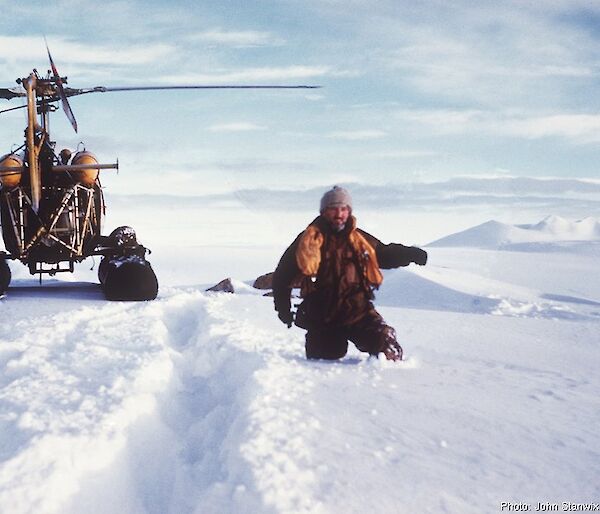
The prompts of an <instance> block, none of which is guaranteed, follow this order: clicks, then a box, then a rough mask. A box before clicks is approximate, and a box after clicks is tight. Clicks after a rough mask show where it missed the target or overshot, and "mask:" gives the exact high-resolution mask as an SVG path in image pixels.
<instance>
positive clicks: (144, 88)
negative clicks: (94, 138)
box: [65, 84, 321, 96]
mask: <svg viewBox="0 0 600 514" xmlns="http://www.w3.org/2000/svg"><path fill="white" fill-rule="evenodd" d="M320 87H321V86H283V85H252V84H241V85H190V86H124V87H105V86H96V87H91V88H84V89H73V88H70V87H67V88H65V95H66V96H77V95H85V94H88V93H108V92H113V91H162V90H173V89H319V88H320Z"/></svg>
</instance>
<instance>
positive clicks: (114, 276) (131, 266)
mask: <svg viewBox="0 0 600 514" xmlns="http://www.w3.org/2000/svg"><path fill="white" fill-rule="evenodd" d="M98 278H99V279H100V285H101V287H102V290H103V291H104V296H105V297H106V299H107V300H114V301H119V300H124V301H145V300H154V299H155V298H156V295H157V294H158V280H157V278H156V274H155V273H154V270H153V269H152V266H151V265H150V263H149V262H148V261H147V260H146V259H144V258H143V257H141V256H139V255H128V256H116V257H109V256H107V257H104V258H103V259H102V262H101V263H100V267H99V268H98Z"/></svg>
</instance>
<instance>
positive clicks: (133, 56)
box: [0, 36, 175, 70]
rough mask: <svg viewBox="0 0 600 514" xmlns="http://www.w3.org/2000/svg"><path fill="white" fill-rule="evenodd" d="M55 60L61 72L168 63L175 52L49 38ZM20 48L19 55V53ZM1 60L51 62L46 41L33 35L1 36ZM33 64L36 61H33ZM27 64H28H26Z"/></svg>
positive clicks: (147, 46) (163, 46)
mask: <svg viewBox="0 0 600 514" xmlns="http://www.w3.org/2000/svg"><path fill="white" fill-rule="evenodd" d="M48 46H49V48H50V51H51V52H52V57H53V59H54V61H55V62H56V64H57V67H58V68H59V70H60V64H61V63H68V64H69V65H73V64H86V65H89V64H96V65H97V64H107V65H140V64H148V63H152V62H155V61H157V60H164V59H166V58H167V57H168V56H169V55H171V54H172V53H173V52H174V51H175V49H174V47H173V46H171V45H167V44H163V43H157V44H143V45H126V46H123V45H121V44H114V45H98V44H87V43H80V42H73V41H71V40H68V39H65V38H55V37H52V38H48ZM15 49H18V52H16V51H15ZM0 59H2V60H5V61H7V62H10V63H12V64H13V65H14V64H16V63H17V62H18V63H27V64H26V66H32V65H33V66H38V67H41V66H44V65H45V63H47V61H48V55H47V53H46V47H45V45H44V40H43V39H42V38H39V37H30V36H0ZM32 61H33V62H32ZM23 65H25V64H23ZM41 69H44V68H41Z"/></svg>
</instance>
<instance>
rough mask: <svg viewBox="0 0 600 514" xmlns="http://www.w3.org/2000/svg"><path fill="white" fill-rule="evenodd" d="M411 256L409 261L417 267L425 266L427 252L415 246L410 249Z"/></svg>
mask: <svg viewBox="0 0 600 514" xmlns="http://www.w3.org/2000/svg"><path fill="white" fill-rule="evenodd" d="M412 251H413V255H412V257H411V261H412V262H414V263H415V264H418V265H419V266H425V264H427V252H426V251H425V250H421V248H417V247H416V246H413V247H412Z"/></svg>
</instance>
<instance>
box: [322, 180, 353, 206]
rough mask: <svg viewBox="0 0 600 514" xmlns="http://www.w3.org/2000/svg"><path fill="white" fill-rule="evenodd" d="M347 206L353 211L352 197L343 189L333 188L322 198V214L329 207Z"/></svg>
mask: <svg viewBox="0 0 600 514" xmlns="http://www.w3.org/2000/svg"><path fill="white" fill-rule="evenodd" d="M344 205H347V206H348V208H349V209H350V210H352V197H351V196H350V193H349V192H348V191H347V190H345V189H344V188H343V187H339V186H333V189H330V190H329V191H327V192H326V193H325V194H324V195H323V198H321V212H323V211H324V210H325V209H327V208H329V207H342V206H344Z"/></svg>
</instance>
